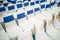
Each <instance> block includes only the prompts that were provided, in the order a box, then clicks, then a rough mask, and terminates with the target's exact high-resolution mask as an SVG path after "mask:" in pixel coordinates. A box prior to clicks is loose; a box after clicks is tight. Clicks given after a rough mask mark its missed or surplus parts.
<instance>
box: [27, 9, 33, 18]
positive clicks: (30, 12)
mask: <svg viewBox="0 0 60 40" xmlns="http://www.w3.org/2000/svg"><path fill="white" fill-rule="evenodd" d="M27 17H28V19H29V18H33V17H34V12H33V10H28V11H27Z"/></svg>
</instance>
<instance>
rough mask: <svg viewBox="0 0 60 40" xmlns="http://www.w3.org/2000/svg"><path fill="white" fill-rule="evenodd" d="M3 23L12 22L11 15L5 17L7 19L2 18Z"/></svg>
mask: <svg viewBox="0 0 60 40" xmlns="http://www.w3.org/2000/svg"><path fill="white" fill-rule="evenodd" d="M3 20H4V23H8V22H10V21H13V20H14V17H13V15H10V16H7V17H3Z"/></svg>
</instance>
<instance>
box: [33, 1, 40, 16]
mask: <svg viewBox="0 0 60 40" xmlns="http://www.w3.org/2000/svg"><path fill="white" fill-rule="evenodd" d="M40 11H41V10H40V2H39V0H36V1H35V6H34V12H35V15H37V14H40Z"/></svg>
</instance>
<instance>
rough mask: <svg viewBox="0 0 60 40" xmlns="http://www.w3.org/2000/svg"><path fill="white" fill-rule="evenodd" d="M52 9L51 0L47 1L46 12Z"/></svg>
mask: <svg viewBox="0 0 60 40" xmlns="http://www.w3.org/2000/svg"><path fill="white" fill-rule="evenodd" d="M50 8H51V5H50V0H47V1H46V10H49V9H50Z"/></svg>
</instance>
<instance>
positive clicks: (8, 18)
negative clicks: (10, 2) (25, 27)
mask: <svg viewBox="0 0 60 40" xmlns="http://www.w3.org/2000/svg"><path fill="white" fill-rule="evenodd" d="M3 21H4V24H5V27H6V29H7V28H10V27H14V26H17V24H16V22H15V20H14V17H13V15H11V14H5V15H4V17H3Z"/></svg>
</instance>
